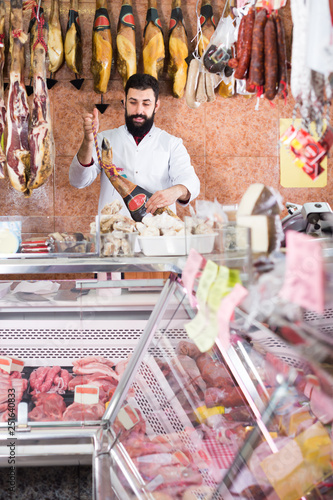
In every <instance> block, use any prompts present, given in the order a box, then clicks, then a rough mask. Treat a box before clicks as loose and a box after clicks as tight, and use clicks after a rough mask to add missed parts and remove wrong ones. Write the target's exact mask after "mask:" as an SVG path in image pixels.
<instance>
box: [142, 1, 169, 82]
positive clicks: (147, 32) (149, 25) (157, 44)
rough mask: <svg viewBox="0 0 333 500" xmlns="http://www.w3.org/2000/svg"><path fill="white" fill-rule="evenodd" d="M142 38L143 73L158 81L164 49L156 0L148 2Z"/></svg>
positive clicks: (162, 63)
mask: <svg viewBox="0 0 333 500" xmlns="http://www.w3.org/2000/svg"><path fill="white" fill-rule="evenodd" d="M143 36H144V42H143V72H144V73H148V75H151V76H154V77H155V78H157V79H158V77H159V76H160V74H161V73H162V71H163V65H164V58H165V48H164V39H163V31H162V24H161V21H160V19H159V17H158V12H157V0H148V10H147V16H146V26H145V29H144V32H143Z"/></svg>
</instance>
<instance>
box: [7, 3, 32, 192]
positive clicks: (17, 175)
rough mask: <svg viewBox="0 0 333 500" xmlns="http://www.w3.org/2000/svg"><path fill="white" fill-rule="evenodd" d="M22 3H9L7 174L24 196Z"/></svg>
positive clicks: (26, 167) (26, 145) (25, 108)
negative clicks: (9, 59) (9, 60)
mask: <svg viewBox="0 0 333 500" xmlns="http://www.w3.org/2000/svg"><path fill="white" fill-rule="evenodd" d="M22 28H23V23H22V0H11V34H10V37H11V47H12V49H11V66H10V74H9V79H10V86H9V94H8V106H7V109H8V113H7V115H8V116H7V127H8V137H7V148H6V156H7V172H8V177H9V180H10V182H11V184H12V186H13V187H14V188H15V189H16V190H17V191H21V192H23V193H25V194H26V192H27V174H28V172H29V170H30V152H29V141H28V124H29V107H28V97H27V93H26V89H25V85H24V71H23V69H24V47H23V44H24V43H25V41H26V40H27V37H26V35H25V34H24V33H23V31H22Z"/></svg>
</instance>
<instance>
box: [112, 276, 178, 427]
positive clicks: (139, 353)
mask: <svg viewBox="0 0 333 500" xmlns="http://www.w3.org/2000/svg"><path fill="white" fill-rule="evenodd" d="M175 286H176V283H175V282H170V280H168V281H167V282H166V283H165V286H164V288H163V290H162V292H161V295H160V297H159V300H158V302H157V304H156V306H155V308H154V310H153V312H152V313H151V316H150V318H149V320H148V322H147V325H146V327H145V329H144V332H143V334H142V336H141V339H140V342H139V343H138V344H137V346H136V348H135V349H134V351H133V354H132V356H131V358H130V361H129V363H128V365H127V367H126V370H125V372H124V374H123V376H122V377H121V379H120V381H119V384H118V385H117V389H116V391H115V393H114V395H113V396H112V399H111V401H110V404H109V406H108V407H107V409H106V412H105V413H104V416H103V419H106V420H108V421H109V425H112V424H113V422H114V420H115V418H116V416H117V415H118V412H119V410H120V408H121V405H122V404H123V402H124V400H125V398H126V395H127V392H128V390H129V388H130V385H131V383H132V381H133V374H134V373H136V372H137V370H138V368H139V366H140V364H141V361H142V359H143V357H144V355H145V353H146V349H147V347H148V345H149V344H150V342H151V340H152V338H153V336H154V334H155V331H156V328H157V323H158V322H159V321H160V319H161V318H162V317H163V314H164V312H165V310H166V307H167V305H168V303H169V300H170V298H171V296H172V294H173V292H174V289H175Z"/></svg>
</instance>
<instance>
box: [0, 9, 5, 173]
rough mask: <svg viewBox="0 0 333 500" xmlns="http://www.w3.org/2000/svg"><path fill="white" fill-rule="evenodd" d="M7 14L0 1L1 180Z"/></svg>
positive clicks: (3, 157) (3, 167) (2, 170)
mask: <svg viewBox="0 0 333 500" xmlns="http://www.w3.org/2000/svg"><path fill="white" fill-rule="evenodd" d="M5 13H6V7H5V2H4V0H0V179H4V177H5V166H6V155H5V153H4V150H3V148H2V137H3V133H4V130H5V123H6V106H5V101H4V90H3V67H4V64H5Z"/></svg>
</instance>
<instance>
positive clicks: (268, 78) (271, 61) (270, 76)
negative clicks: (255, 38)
mask: <svg viewBox="0 0 333 500" xmlns="http://www.w3.org/2000/svg"><path fill="white" fill-rule="evenodd" d="M264 45H265V47H264V48H265V97H266V99H269V100H270V101H272V100H273V99H274V97H275V96H276V94H277V90H278V69H279V65H278V52H277V38H276V27H275V21H274V18H273V16H271V17H270V18H269V19H268V21H267V23H266V26H265V43H264Z"/></svg>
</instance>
